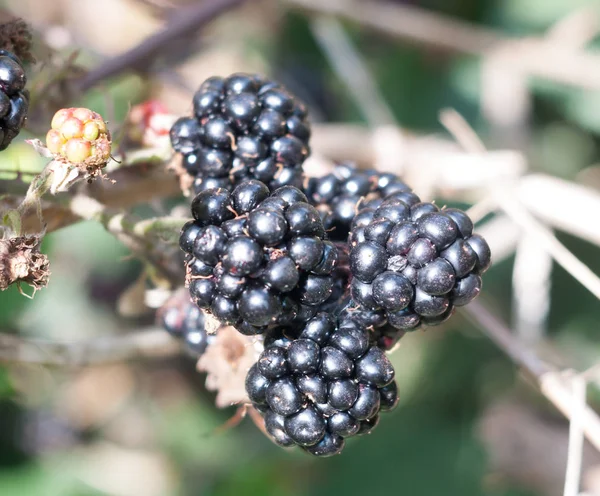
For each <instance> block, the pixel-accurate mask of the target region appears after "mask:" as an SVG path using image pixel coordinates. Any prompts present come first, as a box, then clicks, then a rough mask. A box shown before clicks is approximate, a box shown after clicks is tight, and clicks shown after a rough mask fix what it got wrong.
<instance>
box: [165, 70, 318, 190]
mask: <svg viewBox="0 0 600 496" xmlns="http://www.w3.org/2000/svg"><path fill="white" fill-rule="evenodd" d="M193 105H194V115H193V116H192V117H182V118H180V119H179V120H177V121H176V122H175V124H174V125H173V127H172V128H171V132H170V136H171V143H172V145H173V148H174V149H175V151H177V152H179V153H181V154H182V155H183V166H184V168H185V170H186V171H187V172H188V173H189V174H190V175H192V176H194V177H195V183H194V189H195V191H196V192H199V191H202V190H205V189H212V188H225V189H232V188H233V187H234V186H235V185H237V184H239V183H240V182H242V181H244V180H246V179H257V180H259V181H261V182H263V183H265V184H266V185H267V186H268V187H269V189H270V190H275V189H277V188H279V187H281V186H286V185H292V186H297V187H301V185H302V163H303V162H304V160H305V159H306V157H308V155H309V147H308V139H309V137H310V126H309V124H308V122H307V120H306V107H305V106H304V104H303V103H302V102H300V101H298V100H297V99H296V98H295V97H294V96H293V95H291V94H290V93H289V92H288V91H287V90H286V89H285V88H284V87H283V86H282V85H280V84H278V83H276V82H274V81H271V80H268V79H264V78H262V77H260V76H257V75H249V74H241V73H238V74H232V75H231V76H229V77H227V78H221V77H211V78H209V79H207V80H206V81H204V83H202V85H201V86H200V89H199V90H198V91H197V92H196V94H195V95H194V100H193Z"/></svg>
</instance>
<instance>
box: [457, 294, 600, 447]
mask: <svg viewBox="0 0 600 496" xmlns="http://www.w3.org/2000/svg"><path fill="white" fill-rule="evenodd" d="M463 312H464V313H465V314H466V316H467V317H468V318H469V319H470V320H471V321H473V322H474V323H476V324H477V325H478V327H479V328H480V329H481V332H483V333H484V334H485V335H486V336H487V337H488V338H490V339H491V340H492V341H493V342H494V343H495V344H496V345H497V346H498V347H499V348H500V349H501V350H502V351H503V352H504V353H505V354H506V355H507V356H508V357H509V358H510V359H511V360H512V361H513V362H514V363H515V364H516V365H517V366H518V367H519V368H521V369H523V371H525V372H526V373H527V374H528V375H529V376H531V377H532V378H533V379H535V381H536V383H537V385H538V387H539V389H540V392H541V393H542V394H543V395H544V396H545V397H546V398H547V399H548V400H549V401H550V402H551V403H552V404H553V405H554V406H555V407H556V408H557V409H558V410H559V411H560V412H562V414H563V415H564V416H565V417H567V418H568V419H569V420H571V419H572V418H573V416H574V415H579V416H578V417H577V420H578V421H579V422H580V425H581V427H582V429H583V431H584V433H585V436H586V437H587V439H588V440H589V441H590V442H591V443H592V444H593V445H594V446H595V447H596V449H598V450H600V418H599V417H598V415H597V414H596V412H595V411H594V410H593V409H592V408H590V407H589V406H585V408H583V409H581V405H580V401H578V399H577V398H575V396H574V394H573V387H572V385H571V382H572V381H569V378H568V377H567V376H566V375H565V374H564V373H561V372H559V371H555V370H554V369H552V368H551V367H550V366H549V365H548V364H547V363H546V362H544V361H543V360H541V359H540V358H539V357H538V356H537V355H536V354H535V352H534V351H533V350H531V349H530V348H528V347H527V346H526V345H525V344H523V343H522V342H521V341H520V340H519V339H518V338H517V337H516V336H515V335H514V334H513V332H512V331H511V330H510V329H509V328H508V326H507V325H506V324H505V323H504V322H502V321H501V320H500V319H499V318H497V317H496V316H495V315H494V314H493V313H492V312H491V311H490V310H488V309H487V308H486V307H485V306H484V305H483V304H482V303H480V302H478V301H473V302H471V303H470V304H469V305H467V306H466V307H464V309H463ZM577 409H581V410H582V411H579V412H578V411H577Z"/></svg>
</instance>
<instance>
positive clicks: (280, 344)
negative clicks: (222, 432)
mask: <svg viewBox="0 0 600 496" xmlns="http://www.w3.org/2000/svg"><path fill="white" fill-rule="evenodd" d="M286 332H288V333H290V334H292V335H290V336H285V335H283V334H282V330H281V329H278V330H275V332H274V334H268V335H267V336H266V339H265V349H264V351H263V352H262V354H261V355H260V357H259V359H258V361H257V363H256V364H254V365H253V366H252V367H251V368H250V370H249V372H248V375H247V377H246V392H247V394H248V397H249V398H250V401H251V402H252V404H253V405H254V407H255V408H256V409H257V410H258V411H260V412H262V414H263V415H264V419H265V427H266V430H267V432H268V433H269V434H270V436H271V437H272V439H273V441H274V442H275V443H277V444H279V445H280V446H294V445H299V446H302V447H303V448H304V449H305V450H306V451H307V452H309V453H311V454H313V455H316V456H331V455H335V454H338V453H340V452H341V451H342V449H343V448H344V443H345V441H344V440H345V439H347V438H349V437H352V436H355V435H359V434H361V433H367V432H370V431H371V430H372V429H373V427H374V426H375V424H376V423H377V421H378V416H379V412H380V411H389V410H392V409H393V408H394V407H395V406H396V405H397V403H398V391H397V387H396V384H395V382H394V369H393V367H392V364H391V363H390V361H389V360H388V358H387V357H386V355H385V353H384V352H383V351H382V350H381V349H379V348H378V347H377V346H373V345H371V344H370V342H369V339H370V336H369V331H368V330H367V328H366V327H364V326H362V325H360V324H359V323H357V322H356V321H355V320H354V319H352V318H350V317H348V316H345V317H341V318H339V319H338V318H336V317H333V316H332V315H330V314H329V313H324V312H321V313H318V314H317V315H316V316H315V317H314V318H312V319H311V320H310V321H309V322H307V323H306V324H305V325H304V326H300V327H299V328H296V329H295V330H290V329H288V330H287V331H286Z"/></svg>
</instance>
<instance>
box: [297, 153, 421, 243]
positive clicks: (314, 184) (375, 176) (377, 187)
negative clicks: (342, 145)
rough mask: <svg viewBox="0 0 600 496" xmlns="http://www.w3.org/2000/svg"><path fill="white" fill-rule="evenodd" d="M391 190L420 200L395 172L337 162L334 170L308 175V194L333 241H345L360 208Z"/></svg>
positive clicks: (404, 196) (369, 204)
mask: <svg viewBox="0 0 600 496" xmlns="http://www.w3.org/2000/svg"><path fill="white" fill-rule="evenodd" d="M392 194H399V195H400V197H402V198H405V199H407V201H415V202H418V201H419V198H418V197H417V196H416V195H414V194H413V193H412V192H411V189H410V188H409V187H408V186H407V185H406V184H405V183H404V182H402V181H401V180H400V179H399V178H398V177H396V176H395V175H393V174H387V173H381V172H377V171H375V170H358V169H356V168H355V167H354V166H353V165H351V164H341V165H338V166H337V167H336V168H335V169H334V171H333V172H332V173H331V174H327V175H326V176H323V177H313V178H310V179H308V182H307V186H306V195H307V196H308V199H309V200H310V202H311V203H312V204H313V205H315V206H316V207H317V209H318V210H319V213H320V214H321V217H322V218H323V225H324V226H325V229H326V230H327V231H328V233H329V236H330V238H331V239H332V240H334V241H346V240H347V239H348V233H349V231H350V226H351V224H352V220H353V219H354V216H355V215H356V210H357V208H359V207H360V209H364V208H369V207H371V208H373V207H376V206H378V205H379V204H380V203H381V202H382V198H386V197H388V196H390V195H392Z"/></svg>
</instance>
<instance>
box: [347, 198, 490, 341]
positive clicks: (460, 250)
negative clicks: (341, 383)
mask: <svg viewBox="0 0 600 496" xmlns="http://www.w3.org/2000/svg"><path fill="white" fill-rule="evenodd" d="M350 241H351V252H350V269H351V271H352V276H353V280H352V284H351V293H352V298H353V299H354V301H355V302H356V303H358V304H359V305H360V306H361V307H364V308H366V309H369V310H372V311H381V312H383V313H384V315H385V318H386V319H387V322H388V323H389V324H390V325H391V326H393V327H395V328H397V329H401V330H412V329H416V328H418V327H420V326H421V325H429V326H431V325H438V324H441V323H442V322H444V321H446V320H447V319H448V318H449V317H450V316H451V315H452V313H453V312H454V308H455V307H456V306H461V305H466V304H467V303H469V302H470V301H471V300H473V298H475V297H476V296H477V295H478V294H479V291H480V290H481V274H483V273H484V272H485V271H486V270H487V269H488V267H489V266H490V263H491V254H490V249H489V247H488V245H487V243H486V241H485V240H484V239H483V238H482V237H481V236H479V235H477V234H473V223H472V221H471V219H469V217H468V216H467V214H465V213H464V212H463V211H461V210H458V209H454V208H447V209H442V210H440V209H439V208H438V207H437V206H436V205H435V204H433V203H423V202H419V201H418V198H417V197H416V196H415V195H412V196H410V197H409V196H407V195H405V194H403V193H398V194H393V195H392V196H391V197H388V198H387V199H386V200H385V201H383V202H382V203H381V204H380V205H379V206H378V207H377V208H366V209H363V210H362V211H361V212H360V213H359V214H358V215H357V216H356V217H355V219H354V221H353V226H352V231H351V235H350Z"/></svg>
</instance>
